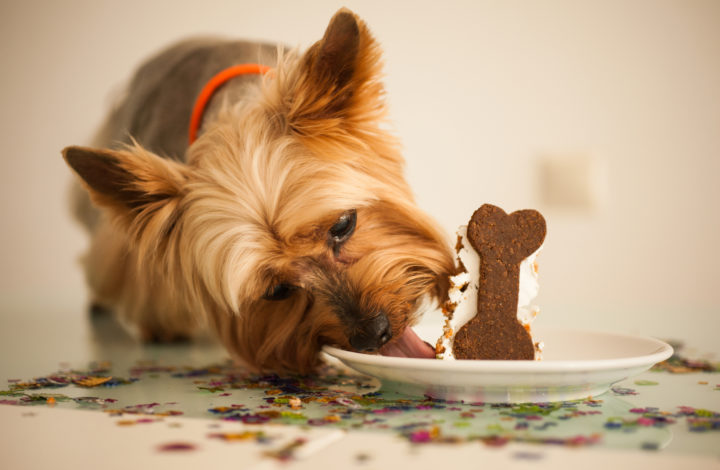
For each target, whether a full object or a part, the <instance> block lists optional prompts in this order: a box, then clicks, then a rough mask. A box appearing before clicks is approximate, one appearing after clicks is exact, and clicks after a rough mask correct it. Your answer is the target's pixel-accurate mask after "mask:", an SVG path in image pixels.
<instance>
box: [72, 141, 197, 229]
mask: <svg viewBox="0 0 720 470" xmlns="http://www.w3.org/2000/svg"><path fill="white" fill-rule="evenodd" d="M63 157H64V158H65V161H66V162H67V164H68V165H69V166H70V167H71V168H72V169H73V170H74V171H75V172H76V173H77V174H78V176H80V178H81V179H82V182H83V184H84V186H85V187H86V188H87V190H88V191H89V193H90V197H91V198H92V200H93V201H94V202H95V204H97V205H99V206H102V207H105V208H108V209H110V210H111V211H112V212H113V213H114V214H115V215H118V216H120V218H121V219H123V220H124V221H125V222H126V223H127V225H128V226H129V227H130V229H131V232H133V233H134V234H135V235H136V236H138V237H139V236H140V235H141V233H142V232H145V231H148V230H151V231H155V232H156V234H157V235H161V234H163V233H165V234H166V233H167V231H168V230H169V228H170V227H172V225H173V224H174V221H175V218H176V216H177V210H176V209H177V205H178V201H179V199H180V197H181V196H182V191H183V187H184V183H185V181H186V179H187V174H188V169H187V167H186V166H185V165H184V164H182V163H178V162H174V161H172V160H168V159H165V158H161V157H159V156H157V155H155V154H153V153H151V152H149V151H147V150H145V149H143V148H141V147H140V146H137V145H136V146H134V147H127V148H126V149H123V150H104V149H103V150H100V149H92V148H87V147H67V148H66V149H64V150H63Z"/></svg>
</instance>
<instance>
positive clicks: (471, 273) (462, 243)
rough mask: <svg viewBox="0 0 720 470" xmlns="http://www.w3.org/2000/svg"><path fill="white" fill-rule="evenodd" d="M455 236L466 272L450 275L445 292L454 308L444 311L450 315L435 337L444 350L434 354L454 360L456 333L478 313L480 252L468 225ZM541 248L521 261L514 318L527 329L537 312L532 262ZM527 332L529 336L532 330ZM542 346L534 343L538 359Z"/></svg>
mask: <svg viewBox="0 0 720 470" xmlns="http://www.w3.org/2000/svg"><path fill="white" fill-rule="evenodd" d="M457 235H458V238H459V243H458V246H459V250H458V252H457V255H458V256H457V260H458V262H459V263H462V266H464V267H465V271H463V272H461V273H460V274H457V275H455V276H451V277H450V291H449V293H448V295H449V300H450V302H449V303H450V308H451V309H453V306H454V309H453V310H452V312H446V315H448V316H450V315H451V316H450V318H449V319H447V318H446V320H445V325H444V326H443V335H442V337H441V338H440V339H439V340H438V343H439V344H440V345H441V349H442V348H444V351H443V352H442V353H439V354H438V355H437V356H438V358H440V359H449V360H454V359H455V356H454V355H453V350H452V345H453V340H454V338H455V333H457V332H458V330H459V329H460V328H462V327H463V325H465V323H467V322H468V321H470V320H471V319H472V318H473V317H474V316H475V315H476V314H477V296H478V290H479V287H480V284H479V283H480V255H478V253H477V252H476V251H475V249H474V248H473V247H472V245H471V244H470V241H469V240H468V238H467V226H466V225H463V226H461V227H460V228H459V229H458V231H457ZM540 250H542V246H541V247H540V248H538V249H537V251H535V252H534V253H533V254H531V255H530V256H528V257H527V258H525V259H524V260H523V261H522V262H521V263H520V286H519V290H518V307H517V318H518V320H519V321H520V323H522V324H523V325H525V326H526V327H527V328H528V331H530V324H531V323H532V321H533V320H534V319H535V317H536V316H537V315H538V313H539V312H540V308H539V307H538V306H536V305H531V304H530V302H532V300H533V299H534V298H535V297H536V296H537V294H538V291H539V290H540V284H539V283H538V273H537V264H536V263H535V259H536V258H537V255H538V253H539V252H540ZM530 334H531V336H532V332H530ZM542 346H543V344H542V342H538V343H535V359H540V356H541V351H542Z"/></svg>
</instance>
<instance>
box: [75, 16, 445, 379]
mask: <svg viewBox="0 0 720 470" xmlns="http://www.w3.org/2000/svg"><path fill="white" fill-rule="evenodd" d="M258 61H261V62H264V63H266V64H268V65H271V66H272V67H273V71H272V72H271V73H270V74H268V75H267V76H265V77H240V78H237V79H234V80H233V81H232V82H230V83H228V84H227V85H226V86H224V87H223V88H222V89H221V90H220V91H219V93H218V94H217V95H216V96H215V97H214V98H213V100H212V102H211V106H210V108H209V110H208V112H207V113H206V115H205V117H204V121H203V127H202V129H201V134H200V137H199V139H198V140H197V141H196V142H195V143H194V144H193V145H192V146H190V147H189V148H187V146H186V144H185V141H186V139H187V135H186V128H187V122H188V120H189V116H190V109H191V107H192V103H193V101H194V99H195V96H196V95H197V92H198V91H199V89H200V87H202V85H203V84H204V83H205V81H206V80H207V79H208V78H209V77H210V76H212V75H213V74H214V73H216V72H217V71H218V70H220V69H222V68H224V67H227V66H229V65H234V64H235V63H240V62H258ZM379 75H380V50H379V48H378V45H377V44H376V42H375V40H374V39H373V38H372V36H371V35H370V33H369V32H368V30H367V27H366V26H365V24H364V23H363V22H362V21H361V20H359V19H358V18H357V17H356V16H355V15H354V14H353V13H351V12H349V11H347V10H341V11H339V12H338V13H337V14H336V15H335V16H334V17H333V19H332V20H331V22H330V24H329V26H328V29H327V31H326V32H325V35H324V37H323V38H322V39H321V40H320V41H318V42H317V43H316V44H314V45H313V46H312V47H311V48H310V49H309V50H308V51H307V52H305V53H304V54H300V53H298V52H290V53H284V52H283V51H282V49H279V52H277V53H276V50H275V49H271V48H270V47H269V46H267V45H261V44H253V43H243V42H227V41H217V40H202V41H191V42H185V43H181V44H180V45H177V46H175V47H173V48H171V49H169V50H167V51H165V52H163V53H161V54H160V55H158V56H156V57H155V58H153V59H151V60H150V61H149V62H148V63H146V64H145V65H144V66H143V67H142V68H141V69H140V70H139V72H138V74H137V76H136V78H135V79H134V81H133V83H132V84H131V86H130V88H129V90H128V92H127V96H125V98H124V100H123V101H122V102H121V103H120V105H119V106H118V107H117V109H116V110H115V111H114V112H113V113H112V114H111V116H110V118H109V119H108V122H107V123H106V124H105V126H104V128H103V129H102V130H101V132H100V136H99V138H98V139H97V140H96V144H97V145H98V146H102V147H106V148H108V149H106V150H101V149H90V148H84V147H69V148H67V149H65V151H64V157H65V159H66V161H67V163H68V164H69V165H70V166H71V167H72V168H73V170H74V171H75V172H76V173H77V174H78V175H79V176H80V178H81V180H82V182H83V186H84V187H85V188H86V189H87V191H88V193H89V195H90V197H91V198H92V201H93V203H94V204H95V205H96V206H97V207H99V208H100V209H101V210H100V212H99V213H94V212H93V211H89V210H88V209H87V204H86V201H84V200H83V198H82V195H81V194H78V195H77V197H76V209H77V212H78V213H79V214H80V216H81V219H82V220H83V221H84V223H85V224H86V225H87V226H88V228H89V229H90V231H91V234H92V243H91V247H90V250H89V253H88V255H87V257H86V258H85V268H86V273H87V280H88V283H89V285H90V288H91V291H92V295H93V302H94V303H96V304H98V305H101V306H104V307H107V308H111V309H113V310H115V311H116V312H117V313H118V314H119V316H120V318H122V319H123V320H124V322H125V323H127V324H129V325H133V326H135V327H136V328H137V329H138V330H139V332H140V334H141V335H142V336H143V337H144V338H146V339H156V340H171V339H174V338H178V337H187V336H192V334H193V333H194V332H195V331H197V330H198V328H199V327H201V326H203V325H209V326H210V327H211V329H212V330H213V331H214V332H215V333H216V334H217V335H218V337H219V338H220V339H221V340H222V342H223V343H224V345H225V346H226V347H227V349H228V350H229V351H230V352H231V353H232V354H233V355H234V356H235V357H236V358H237V359H239V360H241V361H243V362H244V363H246V364H247V365H249V366H250V367H252V368H253V369H256V370H274V371H297V372H308V371H311V370H312V369H313V367H315V366H316V365H317V362H318V354H317V353H318V351H319V349H320V348H321V347H322V345H324V344H335V345H338V346H340V347H343V348H346V349H352V345H351V341H352V340H353V339H357V338H360V339H362V340H363V341H365V340H368V338H369V337H370V336H372V335H373V334H374V333H377V332H376V331H375V330H377V328H381V327H382V322H383V321H385V320H383V318H381V317H386V318H387V321H389V328H390V331H389V332H388V333H391V335H392V336H393V337H399V336H401V335H402V332H403V331H404V330H405V328H406V327H408V326H409V325H410V324H411V323H412V322H413V321H414V320H415V314H416V313H415V312H416V311H417V308H418V306H419V304H420V302H421V300H422V299H423V298H425V297H428V296H430V297H432V298H434V299H435V300H436V301H438V300H442V299H443V298H444V296H445V291H446V289H447V286H446V284H445V279H446V277H447V275H448V274H449V273H450V272H451V271H452V269H453V259H452V254H451V251H450V249H449V245H448V243H447V241H446V239H445V236H444V235H443V233H442V232H441V231H439V230H438V229H437V228H436V227H435V225H434V223H433V221H432V220H431V219H430V218H429V217H428V216H427V215H426V214H424V213H423V212H422V211H420V210H419V209H418V208H417V206H416V205H415V203H414V202H413V197H412V194H411V192H410V189H409V187H408V185H407V183H406V182H405V180H404V178H403V159H402V156H401V154H400V152H399V149H398V143H397V142H396V140H395V139H394V138H392V137H391V136H390V135H388V133H387V132H386V131H385V130H384V129H383V123H384V118H385V107H384V101H383V93H384V92H383V87H382V84H381V82H380V81H379ZM127 135H131V136H132V137H133V138H135V139H137V141H135V140H131V141H130V140H129V139H128V137H127ZM118 141H120V142H123V141H124V142H125V143H126V145H123V146H121V147H118V146H117V145H115V147H114V148H113V142H115V143H117V142H118ZM158 154H160V155H162V156H163V157H164V158H163V157H161V156H159V155H158ZM83 207H85V209H82V208H83ZM348 214H356V220H357V224H356V227H355V230H354V232H352V233H351V235H350V236H349V237H348V238H347V240H340V241H339V240H338V239H337V237H333V234H334V232H333V230H335V229H336V228H337V227H338V225H337V224H338V221H339V220H342V219H341V217H343V216H347V215H348ZM333 227H335V229H334V228H333ZM340 227H342V224H340ZM277 286H282V288H280V289H279V290H278V287H277ZM273 292H276V293H278V292H279V295H276V296H275V297H276V298H275V300H273V296H272V295H271V294H272V293H273ZM378 325H380V326H379V327H378ZM388 338H389V335H386V336H384V337H383V338H382V339H379V340H377V341H375V342H373V341H374V340H375V339H377V338H371V339H372V340H373V341H370V340H368V341H370V344H371V345H370V346H369V347H366V348H363V349H368V350H374V349H377V348H378V347H380V346H381V345H382V343H383V342H384V341H387V339H388ZM355 344H358V343H355Z"/></svg>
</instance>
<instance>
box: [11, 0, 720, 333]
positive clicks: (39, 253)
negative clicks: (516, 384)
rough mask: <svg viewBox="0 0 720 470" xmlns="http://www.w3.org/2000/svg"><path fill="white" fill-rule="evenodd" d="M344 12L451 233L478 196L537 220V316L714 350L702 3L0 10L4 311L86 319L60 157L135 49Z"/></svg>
mask: <svg viewBox="0 0 720 470" xmlns="http://www.w3.org/2000/svg"><path fill="white" fill-rule="evenodd" d="M343 5H346V6H348V7H350V8H352V9H353V10H354V11H355V12H356V13H358V14H359V15H360V16H361V17H362V18H364V19H365V20H366V21H367V23H368V24H369V26H370V28H371V30H372V31H373V33H374V34H375V36H376V38H377V39H378V41H379V42H380V43H381V44H382V45H383V48H384V51H385V62H386V67H385V72H386V85H387V89H388V97H389V104H390V110H391V118H392V120H393V123H394V126H395V132H396V133H397V134H398V135H399V137H400V138H401V140H402V141H403V143H404V147H405V155H406V159H407V175H408V178H409V180H410V183H411V185H412V187H413V188H414V190H415V192H416V195H417V199H418V200H419V203H420V205H421V206H422V207H423V208H425V209H426V210H427V211H428V212H430V213H431V214H432V215H433V216H434V217H435V218H436V219H437V220H438V222H439V223H440V224H441V225H442V226H443V227H444V228H445V229H446V231H447V232H448V234H449V236H450V234H452V233H453V232H454V230H455V228H456V226H457V225H459V224H463V223H466V222H467V219H469V217H470V215H471V214H472V212H473V210H474V209H475V208H476V207H478V206H479V205H480V204H482V203H484V202H492V203H495V204H498V205H500V206H502V207H504V208H505V209H506V210H508V211H512V210H516V209H521V208H527V207H534V208H538V209H540V210H541V211H542V212H543V213H544V214H545V216H546V219H547V221H548V227H549V231H548V237H547V240H546V244H545V249H544V252H543V253H542V255H541V257H540V275H541V294H540V296H539V298H538V299H537V302H538V303H539V304H540V305H541V306H542V316H541V317H540V320H538V322H539V323H540V322H542V323H543V324H548V325H552V324H569V325H572V326H578V327H591V328H598V329H610V330H624V331H629V332H635V333H643V334H651V335H658V336H662V337H678V338H686V339H689V340H691V341H692V342H693V343H694V344H696V345H698V346H702V345H703V344H708V345H711V344H714V343H716V342H717V339H716V338H717V332H718V331H720V319H719V318H720V307H718V301H717V299H716V295H717V294H718V291H719V290H720V285H719V282H718V280H719V276H718V273H717V271H718V269H719V268H720V264H719V263H718V261H720V256H718V242H719V241H720V211H719V210H718V204H720V184H718V182H717V179H718V176H719V175H720V2H718V1H715V0H687V1H683V0H623V1H597V2H586V1H574V0H567V1H563V0H557V1H535V2H525V1H512V0H511V1H466V2H459V1H447V2H437V1H409V2H395V1H367V0H366V1H346V2H344V3H343V2H338V1H332V0H320V1H312V2H298V1H274V0H264V1H220V0H204V1H203V2H197V1H195V2H189V1H179V0H168V1H148V0H142V1H141V0H125V1H122V2H119V1H118V2H110V1H104V2H101V1H93V0H87V1H83V0H66V1H50V0H48V1H37V0H23V1H20V0H14V1H8V0H5V1H3V2H2V7H1V10H2V12H1V14H0V60H1V64H2V72H1V73H0V84H1V85H2V86H0V136H2V143H3V150H2V154H1V155H0V182H1V184H0V215H1V217H2V219H1V222H0V223H1V225H2V230H0V237H1V238H0V257H1V258H0V259H1V263H2V264H1V265H2V270H1V271H0V322H1V321H2V319H3V318H7V317H9V316H12V315H31V314H41V315H82V314H83V313H84V305H85V297H86V292H85V287H84V282H83V279H82V273H81V271H80V269H79V267H78V265H77V261H76V260H77V258H78V257H79V256H80V254H81V253H82V251H83V250H84V247H85V246H86V243H87V240H86V237H85V234H84V233H82V232H81V230H80V229H79V228H78V227H77V226H76V225H75V224H74V223H73V222H72V221H71V219H70V216H69V214H68V209H67V189H68V185H69V181H70V178H71V175H70V172H69V170H68V169H67V168H66V167H65V165H64V163H63V161H62V158H61V156H60V150H61V149H62V148H63V147H64V146H66V145H70V144H83V143H87V142H88V140H89V137H90V135H91V134H92V133H93V131H94V129H95V128H96V126H97V124H98V123H99V122H100V120H101V118H102V116H103V114H104V113H105V111H106V110H107V109H108V106H109V103H110V101H111V97H112V96H113V93H114V92H115V93H116V92H117V90H118V89H120V87H121V86H122V84H123V83H124V82H125V80H127V78H128V77H129V75H130V73H131V71H132V69H133V68H134V67H135V66H136V65H137V64H138V62H139V61H141V60H143V59H144V58H145V57H146V56H147V55H148V54H150V53H153V52H154V51H156V50H157V49H158V48H160V47H162V46H165V45H166V44H168V43H170V42H172V41H174V40H177V39H179V38H182V37H186V36H188V35H194V34H208V33H211V34H219V35H226V36H233V37H244V38H256V39H264V40H274V41H275V40H276V41H282V42H284V43H286V44H289V45H296V46H300V47H303V48H305V47H307V46H309V45H310V44H312V42H314V41H315V40H317V39H319V38H320V37H321V36H322V33H323V31H324V28H325V26H326V25H327V22H328V20H329V18H330V17H331V16H332V14H333V13H334V12H335V11H336V10H337V9H338V8H339V7H341V6H343Z"/></svg>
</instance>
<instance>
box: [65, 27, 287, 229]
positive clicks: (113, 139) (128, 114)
mask: <svg viewBox="0 0 720 470" xmlns="http://www.w3.org/2000/svg"><path fill="white" fill-rule="evenodd" d="M276 60H277V46H276V45H274V44H265V43H258V42H250V41H232V40H226V39H220V38H194V39H188V40H185V41H181V42H179V43H176V44H174V45H171V46H170V47H168V48H166V49H164V50H162V51H161V52H159V53H158V54H156V55H154V56H152V57H151V58H149V59H148V60H147V61H146V62H144V63H143V64H142V65H141V66H140V67H139V68H138V70H137V71H136V72H135V75H134V76H133V77H132V79H131V80H130V83H129V86H127V88H126V89H125V90H123V93H122V94H121V95H120V97H119V100H118V102H117V103H116V104H115V106H114V109H113V110H112V111H111V112H110V113H109V114H108V116H107V118H106V119H105V122H104V123H103V125H102V126H101V127H100V129H98V131H97V133H96V134H95V136H94V138H93V139H92V142H91V144H92V145H93V146H95V147H101V148H113V147H118V146H119V145H122V144H129V143H131V138H132V139H135V140H136V141H137V142H138V143H139V144H141V145H142V146H143V147H145V148H147V149H149V150H151V151H152V152H154V153H156V154H158V155H160V156H163V157H166V158H171V159H174V160H180V161H184V160H185V151H186V150H187V147H188V127H189V124H190V114H191V112H192V107H193V104H194V102H195V99H196V97H197V96H198V94H199V93H200V90H201V89H202V87H203V85H204V84H205V83H207V81H208V80H209V79H210V78H211V77H212V76H214V75H215V74H216V73H218V72H219V71H221V70H222V69H224V68H227V67H230V66H232V65H237V64H242V63H259V64H264V65H271V66H272V65H274V64H275V62H276ZM254 80H257V77H241V78H237V79H235V80H233V81H232V82H230V83H228V84H226V85H224V90H223V99H229V101H231V102H236V101H239V99H240V97H241V95H242V94H243V93H245V92H246V87H247V85H248V83H249V82H251V81H254ZM214 101H215V100H214ZM216 101H220V100H216ZM219 105H220V103H219V102H213V101H211V103H210V106H209V107H208V110H207V113H206V115H207V117H208V118H210V117H211V116H212V115H213V114H214V113H216V112H217V109H218V108H219ZM71 198H72V207H73V214H74V215H75V217H76V219H78V220H79V221H80V222H81V223H82V224H83V225H84V226H85V227H87V228H88V229H89V230H90V231H92V230H93V229H94V227H95V226H96V225H97V220H98V216H99V212H98V210H97V209H96V208H95V207H94V206H93V205H92V204H91V202H90V198H89V196H88V193H87V191H85V190H83V189H82V188H81V187H80V185H79V184H78V183H74V184H73V188H72V195H71Z"/></svg>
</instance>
